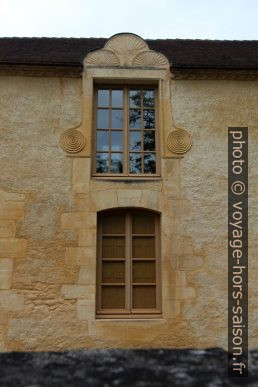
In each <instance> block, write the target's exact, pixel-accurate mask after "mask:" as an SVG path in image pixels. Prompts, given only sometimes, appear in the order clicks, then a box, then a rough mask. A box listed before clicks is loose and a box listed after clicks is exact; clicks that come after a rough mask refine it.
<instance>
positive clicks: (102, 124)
mask: <svg viewBox="0 0 258 387" xmlns="http://www.w3.org/2000/svg"><path fill="white" fill-rule="evenodd" d="M108 117H109V110H106V109H98V129H108V127H109V123H108Z"/></svg>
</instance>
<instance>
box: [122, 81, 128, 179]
mask: <svg viewBox="0 0 258 387" xmlns="http://www.w3.org/2000/svg"><path fill="white" fill-rule="evenodd" d="M123 108H124V125H123V133H124V174H125V175H129V145H128V144H129V129H128V128H129V125H128V123H129V109H128V88H127V87H125V88H124V105H123Z"/></svg>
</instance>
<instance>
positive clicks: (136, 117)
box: [129, 109, 142, 129]
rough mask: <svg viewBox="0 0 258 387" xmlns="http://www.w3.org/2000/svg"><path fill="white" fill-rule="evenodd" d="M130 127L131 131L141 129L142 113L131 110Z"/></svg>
mask: <svg viewBox="0 0 258 387" xmlns="http://www.w3.org/2000/svg"><path fill="white" fill-rule="evenodd" d="M129 127H130V129H141V127H142V125H141V111H140V110H133V109H130V117H129Z"/></svg>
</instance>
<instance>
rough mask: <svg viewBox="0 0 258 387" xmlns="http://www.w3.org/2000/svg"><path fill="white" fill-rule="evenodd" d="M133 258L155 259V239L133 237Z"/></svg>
mask: <svg viewBox="0 0 258 387" xmlns="http://www.w3.org/2000/svg"><path fill="white" fill-rule="evenodd" d="M133 258H155V237H133Z"/></svg>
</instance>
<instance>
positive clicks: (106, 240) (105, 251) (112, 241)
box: [102, 237, 125, 258]
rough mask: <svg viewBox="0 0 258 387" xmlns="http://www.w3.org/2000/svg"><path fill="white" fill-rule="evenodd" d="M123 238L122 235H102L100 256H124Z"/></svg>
mask: <svg viewBox="0 0 258 387" xmlns="http://www.w3.org/2000/svg"><path fill="white" fill-rule="evenodd" d="M124 257H125V238H124V237H103V238H102V258H124Z"/></svg>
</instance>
